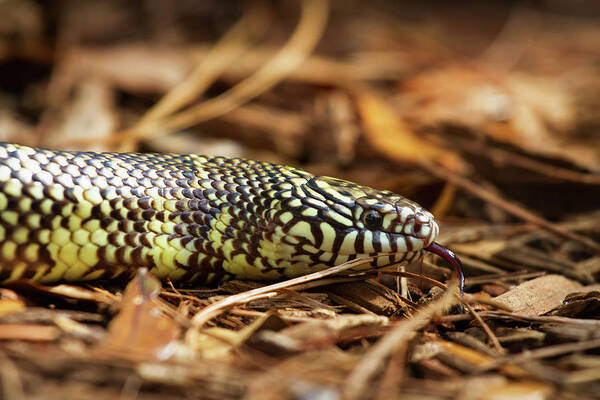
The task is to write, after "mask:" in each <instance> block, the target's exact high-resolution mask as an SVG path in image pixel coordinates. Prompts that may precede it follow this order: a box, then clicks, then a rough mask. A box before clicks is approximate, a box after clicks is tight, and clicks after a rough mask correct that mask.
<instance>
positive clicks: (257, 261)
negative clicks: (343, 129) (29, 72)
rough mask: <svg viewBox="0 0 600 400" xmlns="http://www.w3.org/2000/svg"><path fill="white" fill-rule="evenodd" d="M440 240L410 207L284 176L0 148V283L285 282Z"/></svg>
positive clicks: (182, 161)
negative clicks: (138, 276)
mask: <svg viewBox="0 0 600 400" xmlns="http://www.w3.org/2000/svg"><path fill="white" fill-rule="evenodd" d="M437 233H438V226H437V224H436V222H435V220H434V218H433V216H432V215H431V214H430V213H429V212H428V211H426V210H424V209H422V208H421V207H420V206H419V205H418V204H416V203H414V202H412V201H410V200H408V199H406V198H403V197H401V196H399V195H396V194H394V193H391V192H388V191H378V190H375V189H371V188H368V187H364V186H359V185H356V184H353V183H350V182H346V181H342V180H339V179H334V178H329V177H318V176H313V175H312V174H310V173H308V172H306V171H302V170H300V169H295V168H291V167H287V166H281V165H276V164H271V163H264V162H257V161H251V160H244V159H238V158H225V157H205V156H201V155H194V154H189V155H175V154H140V153H122V154H121V153H93V152H69V151H53V150H44V149H36V148H31V147H26V146H21V145H16V144H5V143H0V281H10V280H15V279H19V278H30V279H34V280H37V281H41V282H46V283H50V282H56V281H81V280H91V279H98V278H108V279H110V278H116V277H118V276H121V275H127V276H130V275H132V274H133V273H135V271H136V270H137V269H138V268H140V267H147V268H149V269H150V271H151V272H152V273H153V274H154V275H156V276H158V277H159V278H170V279H172V280H175V281H190V282H191V281H196V282H207V283H210V282H216V281H220V280H222V279H228V278H231V277H238V278H248V279H278V278H281V277H293V276H299V275H302V274H306V273H310V272H314V271H317V270H319V269H324V268H327V267H330V266H333V265H338V264H341V263H343V262H345V261H348V260H350V259H354V258H357V257H361V256H366V255H372V254H376V253H380V252H384V253H387V252H395V253H396V255H394V256H387V257H380V258H379V259H378V260H377V261H374V262H373V263H372V265H373V266H383V265H388V264H390V263H395V262H401V261H409V260H412V259H414V258H415V257H418V256H419V255H420V253H421V250H422V249H423V248H424V247H427V246H428V245H430V244H431V243H432V242H433V240H434V239H435V237H436V236H437Z"/></svg>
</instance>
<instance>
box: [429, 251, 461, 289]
mask: <svg viewBox="0 0 600 400" xmlns="http://www.w3.org/2000/svg"><path fill="white" fill-rule="evenodd" d="M424 250H427V251H429V252H431V253H433V254H436V255H438V256H440V257H442V258H443V259H444V260H446V262H447V263H448V264H450V265H452V267H453V268H454V273H455V274H456V276H457V277H458V287H459V289H460V295H461V296H462V295H463V293H464V287H465V274H464V272H463V267H462V262H461V261H460V259H459V258H458V257H457V256H456V254H454V252H453V251H452V250H450V249H447V248H446V247H444V246H442V245H441V244H439V243H437V242H432V243H431V244H430V245H429V246H427V247H425V248H424Z"/></svg>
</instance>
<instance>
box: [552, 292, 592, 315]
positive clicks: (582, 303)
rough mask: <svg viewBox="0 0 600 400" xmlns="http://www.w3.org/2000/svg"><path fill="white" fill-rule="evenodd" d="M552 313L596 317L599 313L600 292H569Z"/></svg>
mask: <svg viewBox="0 0 600 400" xmlns="http://www.w3.org/2000/svg"><path fill="white" fill-rule="evenodd" d="M552 315H560V316H564V317H572V318H581V317H584V318H585V317H591V318H598V316H599V315H600V292H598V291H592V292H576V293H570V294H568V295H567V296H566V297H565V299H564V301H563V304H561V305H560V306H559V307H558V308H557V309H556V310H554V311H553V312H552Z"/></svg>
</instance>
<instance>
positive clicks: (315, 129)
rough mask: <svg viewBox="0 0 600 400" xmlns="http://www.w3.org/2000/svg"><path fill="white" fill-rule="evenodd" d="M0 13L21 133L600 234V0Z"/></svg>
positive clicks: (297, 0) (581, 241)
mask: <svg viewBox="0 0 600 400" xmlns="http://www.w3.org/2000/svg"><path fill="white" fill-rule="evenodd" d="M0 15H2V18H0V140H2V141H6V142H17V143H23V144H27V145H33V146H41V147H48V148H59V149H84V150H99V151H157V152H178V153H180V152H183V153H188V152H193V153H204V154H220V155H226V156H239V157H247V158H255V159H260V160H268V161H274V162H278V163H284V164H290V165H294V166H299V167H302V168H305V169H308V170H309V171H311V172H314V173H315V174H321V175H331V176H336V177H341V178H345V179H348V180H352V181H356V182H359V183H361V184H364V185H369V186H374V187H377V188H381V189H389V190H392V191H394V192H397V193H400V194H403V195H405V196H407V197H409V198H411V199H414V200H416V201H418V202H420V203H421V204H422V205H424V206H426V207H428V208H430V209H431V210H432V211H433V212H434V213H435V214H436V215H437V216H438V217H440V219H442V220H443V221H444V228H443V231H444V232H445V233H444V235H446V236H442V239H443V241H445V242H447V243H449V242H456V243H461V242H469V241H472V240H474V239H481V238H482V237H487V236H486V235H492V234H493V235H500V241H501V242H502V243H504V244H505V242H506V241H507V240H508V239H509V238H513V237H514V236H515V235H517V234H520V233H522V232H523V231H525V232H531V231H534V232H535V231H536V230H538V231H539V228H540V227H542V228H543V231H547V232H551V234H550V235H549V236H548V235H546V236H544V239H543V240H545V241H548V240H549V241H550V244H547V245H544V246H541V247H540V245H539V243H538V242H539V241H540V240H541V239H540V237H538V236H537V234H535V235H534V237H528V239H526V240H525V242H523V240H524V239H522V238H521V236H519V240H518V241H517V242H518V245H519V246H522V245H523V243H526V244H531V245H533V246H534V247H535V246H537V247H538V248H543V249H548V248H550V249H553V251H554V250H558V251H560V252H566V253H565V254H567V256H568V257H576V260H575V261H577V262H580V261H582V260H589V259H590V258H592V257H593V255H594V254H595V251H598V245H597V243H595V241H594V240H595V239H598V235H599V234H598V232H597V229H595V228H592V227H593V226H594V224H595V226H600V224H597V221H598V218H599V217H598V209H599V208H600V207H599V206H600V175H599V173H600V131H599V128H600V74H599V73H598V72H599V69H600V24H599V23H598V22H599V18H600V5H599V4H598V3H597V2H594V1H558V0H547V1H532V2H521V1H517V2H513V1H494V2H479V1H458V2H452V3H449V2H445V1H433V2H427V3H426V4H423V3H422V2H418V1H403V2H391V1H374V2H359V1H331V2H327V1H318V0H304V1H302V0H294V1H291V0H290V1H248V2H241V1H229V2H222V1H204V2H199V1H178V2H173V3H171V2H164V1H157V0H147V1H141V2H121V1H49V2H39V1H33V0H3V1H0ZM572 220H573V221H580V222H578V223H579V224H583V225H585V226H583V227H582V226H580V225H577V226H576V227H575V228H573V227H565V226H563V225H560V224H557V223H567V221H572ZM581 221H587V224H588V225H586V224H585V223H584V222H581ZM568 223H572V222H568ZM573 223H574V222H573ZM507 224H508V225H510V224H517V226H518V228H515V226H513V225H511V226H510V227H508V228H506V226H507ZM590 226H591V227H590ZM503 227H504V228H503ZM505 228H506V229H505ZM503 229H505V230H503ZM515 229H516V230H515ZM577 229H579V230H580V232H576V230H577ZM573 230H575V231H573ZM482 232H483V233H482ZM499 232H500V233H499ZM482 235H483V236H482ZM564 239H568V241H567V242H568V245H566V248H565V247H564V246H565V245H564V243H565V241H564ZM548 246H550V247H548ZM467 247H468V246H467ZM500 247H501V248H504V245H502V246H500ZM457 248H458V249H459V250H461V248H460V246H459V247H457ZM497 250H498V248H494V253H497ZM462 251H463V255H468V254H471V255H475V256H476V257H477V258H478V259H479V261H481V260H482V258H485V257H484V256H482V253H481V252H482V249H481V248H480V247H475V248H472V247H470V248H468V249H466V248H463V249H462ZM487 251H491V250H489V249H488V250H487ZM509 253H511V252H509ZM486 254H487V253H486ZM594 259H595V258H594ZM485 261H486V262H488V261H489V260H485ZM513 261H514V260H513ZM473 262H474V261H473ZM469 264H472V263H470V261H469V260H468V259H467V268H468V269H469V268H471V269H473V268H475V269H477V268H480V267H481V266H476V265H470V266H469ZM594 265H595V264H594ZM490 268H491V267H490ZM494 268H496V267H494ZM511 268H514V269H518V268H520V264H519V265H517V266H515V265H511ZM596 269H598V270H600V267H597V266H596V267H594V268H593V269H592V270H590V271H587V272H586V277H587V278H586V280H587V281H594V280H595V276H596V274H597V271H596ZM470 272H471V274H473V273H474V272H475V271H473V270H471V271H470ZM488 272H489V271H488ZM578 277H579V275H578Z"/></svg>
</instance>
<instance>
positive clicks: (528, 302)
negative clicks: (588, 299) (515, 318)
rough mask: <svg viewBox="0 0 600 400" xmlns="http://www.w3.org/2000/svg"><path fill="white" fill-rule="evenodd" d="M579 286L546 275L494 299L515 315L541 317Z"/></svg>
mask: <svg viewBox="0 0 600 400" xmlns="http://www.w3.org/2000/svg"><path fill="white" fill-rule="evenodd" d="M579 288H581V285H580V284H579V283H577V282H575V281H572V280H570V279H567V278H565V277H564V276H561V275H546V276H542V277H539V278H536V279H532V280H530V281H527V282H525V283H522V284H520V285H519V286H517V287H516V288H514V289H511V290H509V291H508V292H506V293H503V294H501V295H500V296H498V297H496V298H495V300H496V301H498V302H500V303H502V304H505V305H507V306H508V307H510V308H511V309H512V310H513V311H514V312H515V313H519V314H526V315H541V314H544V313H547V312H548V311H550V310H552V309H553V308H556V307H558V306H559V305H561V304H562V302H563V299H564V298H565V296H566V295H568V294H569V293H572V292H574V291H577V289H579Z"/></svg>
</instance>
